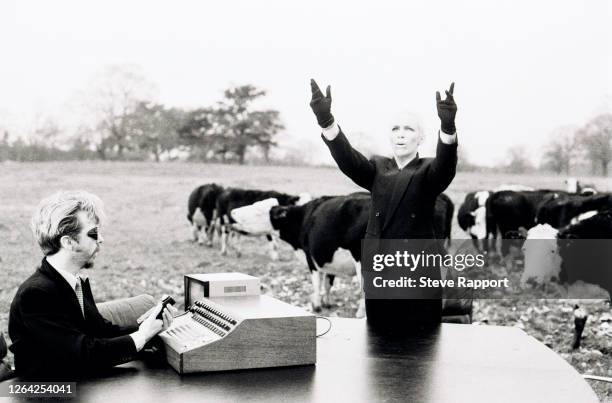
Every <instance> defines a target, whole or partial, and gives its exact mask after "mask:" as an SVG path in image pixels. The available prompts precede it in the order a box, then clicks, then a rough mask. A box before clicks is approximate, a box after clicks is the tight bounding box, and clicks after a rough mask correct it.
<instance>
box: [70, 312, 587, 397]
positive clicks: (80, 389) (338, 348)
mask: <svg viewBox="0 0 612 403" xmlns="http://www.w3.org/2000/svg"><path fill="white" fill-rule="evenodd" d="M317 322H318V327H319V329H320V330H324V329H326V328H327V326H328V324H327V322H325V321H323V320H318V321H317ZM331 323H332V328H331V330H330V331H329V332H328V333H327V334H325V335H324V336H322V337H320V338H318V339H317V364H316V365H310V366H301V367H285V368H270V369H257V370H244V371H230V372H215V373H200V374H190V375H184V376H179V375H178V374H177V373H176V372H174V370H173V369H172V368H170V367H164V368H149V367H146V366H145V365H144V364H143V363H141V362H132V363H128V364H124V365H122V366H120V367H117V368H114V369H112V370H111V371H110V372H109V373H108V374H107V375H105V376H104V377H102V378H98V379H92V380H88V381H83V382H79V383H78V385H77V394H78V396H79V398H80V399H83V400H84V401H88V402H98V401H99V402H112V401H129V400H133V401H143V400H146V401H164V402H173V401H180V402H189V401H214V402H220V401H259V400H266V401H277V400H278V399H280V398H282V399H287V400H290V401H325V402H327V401H335V402H344V401H351V402H361V401H363V402H374V401H417V402H421V401H431V402H479V401H484V402H490V401H496V402H504V401H508V402H516V401H521V402H531V401H533V402H536V401H537V402H548V401H550V402H556V403H559V402H572V403H573V402H597V401H598V399H597V396H596V395H595V393H594V392H593V390H592V389H591V388H590V386H589V385H588V384H587V382H586V381H585V380H584V379H582V377H581V376H580V375H579V374H578V372H576V371H575V370H574V369H573V368H572V367H571V366H570V365H569V364H568V363H567V362H565V361H564V360H563V359H562V358H561V357H559V356H558V355H557V354H556V353H555V352H553V351H552V350H550V349H549V348H548V347H546V346H545V345H543V344H542V343H540V342H538V341H537V340H535V339H534V338H532V337H530V336H528V335H526V334H525V333H524V332H523V331H521V330H520V329H517V328H510V327H498V326H470V325H453V324H443V325H441V326H440V327H439V328H437V329H435V330H432V331H428V332H426V333H425V332H421V333H420V334H414V335H405V336H402V337H398V336H392V335H382V334H379V333H375V332H373V331H372V330H370V329H369V328H368V327H367V325H366V323H365V320H358V319H340V318H332V319H331Z"/></svg>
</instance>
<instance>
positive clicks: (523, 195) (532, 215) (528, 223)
mask: <svg viewBox="0 0 612 403" xmlns="http://www.w3.org/2000/svg"><path fill="white" fill-rule="evenodd" d="M567 195H568V194H567V192H564V191H561V190H548V189H541V190H534V191H520V192H516V191H510V190H502V191H499V192H495V193H493V194H492V195H491V196H490V197H489V198H488V199H487V202H486V210H487V214H488V217H490V218H488V220H489V219H490V220H491V225H494V226H495V228H496V231H497V232H498V233H499V234H500V235H501V238H502V239H510V241H508V242H503V241H502V244H501V255H502V256H503V257H506V256H507V255H508V252H509V250H510V246H511V245H515V244H516V246H519V244H518V242H514V239H513V238H514V237H513V236H512V234H515V233H517V232H518V231H519V229H520V228H523V229H524V230H528V229H530V228H532V227H533V226H535V225H536V215H537V211H538V208H539V206H540V205H541V204H542V203H544V202H546V201H548V200H551V199H555V198H559V197H567Z"/></svg>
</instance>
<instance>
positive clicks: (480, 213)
mask: <svg viewBox="0 0 612 403" xmlns="http://www.w3.org/2000/svg"><path fill="white" fill-rule="evenodd" d="M491 194H492V192H490V191H488V190H481V191H478V192H469V193H468V194H467V195H465V199H464V200H463V203H462V204H461V206H459V211H458V212H457V222H458V223H459V227H460V228H461V229H462V230H463V231H465V232H467V233H468V235H469V236H470V238H472V242H473V244H474V247H475V248H476V250H478V251H488V250H489V239H493V240H494V239H495V237H496V227H495V225H494V223H493V221H492V220H491V219H490V217H489V219H488V220H487V209H486V202H487V199H488V198H489V196H490V195H491ZM493 242H494V241H493Z"/></svg>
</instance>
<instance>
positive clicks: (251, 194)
mask: <svg viewBox="0 0 612 403" xmlns="http://www.w3.org/2000/svg"><path fill="white" fill-rule="evenodd" d="M270 198H274V199H276V200H277V201H278V204H279V205H281V206H291V205H295V204H296V203H297V202H298V201H299V200H300V196H294V195H289V194H286V193H280V192H276V191H274V190H255V189H239V188H227V189H225V190H224V191H223V192H221V194H220V195H219V197H218V198H217V203H216V209H217V216H218V220H217V223H218V230H219V231H220V232H221V254H222V255H225V254H227V251H228V247H233V245H231V241H230V240H229V237H230V236H232V234H237V233H236V232H235V231H232V224H234V223H235V222H236V221H235V220H234V219H233V218H232V216H231V214H230V213H231V211H232V210H233V209H235V208H238V207H243V206H248V205H251V204H253V203H255V202H258V201H262V200H265V199H270ZM266 238H267V239H268V241H269V242H271V243H272V244H274V242H275V241H274V238H273V237H272V235H269V234H268V235H266ZM272 250H273V251H274V250H275V248H274V246H273V247H272ZM273 258H275V256H274V255H273Z"/></svg>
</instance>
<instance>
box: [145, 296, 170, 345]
mask: <svg viewBox="0 0 612 403" xmlns="http://www.w3.org/2000/svg"><path fill="white" fill-rule="evenodd" d="M161 309H162V305H161V304H157V305H156V306H155V308H153V309H152V310H151V314H150V315H149V316H148V317H147V318H146V319H145V320H144V321H143V322H142V323H141V324H140V327H139V328H138V332H139V333H141V334H142V335H143V336H144V338H145V342H147V341H149V340H151V339H152V338H153V337H154V336H155V335H157V334H158V333H159V332H162V331H164V330H166V329H167V328H168V327H170V324H171V323H172V314H171V313H170V309H169V308H168V307H166V308H164V312H163V313H162V318H163V320H160V319H155V317H156V316H157V315H158V314H159V313H160V312H161Z"/></svg>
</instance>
